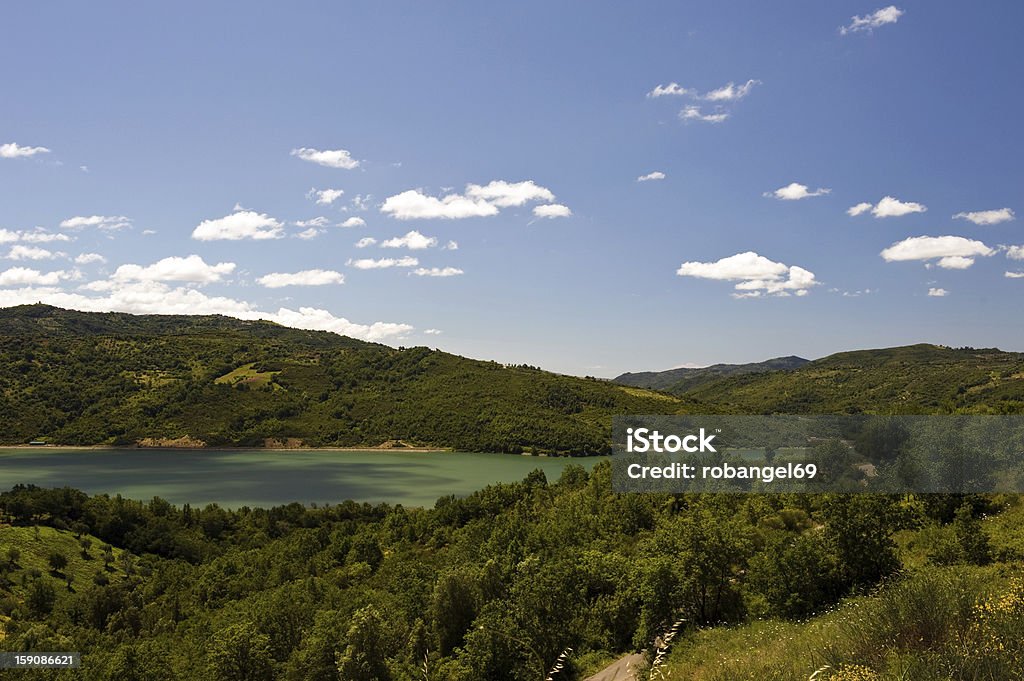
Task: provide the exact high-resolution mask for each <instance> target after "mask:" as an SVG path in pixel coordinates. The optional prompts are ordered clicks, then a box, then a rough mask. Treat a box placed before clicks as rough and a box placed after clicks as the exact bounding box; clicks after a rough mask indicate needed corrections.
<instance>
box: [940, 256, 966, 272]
mask: <svg viewBox="0 0 1024 681" xmlns="http://www.w3.org/2000/svg"><path fill="white" fill-rule="evenodd" d="M935 264H936V265H938V266H939V267H941V268H942V269H945V270H966V269H967V268H968V267H970V266H971V265H973V264H974V258H967V257H964V256H962V255H947V256H946V257H945V258H939V261H938V262H937V263H935Z"/></svg>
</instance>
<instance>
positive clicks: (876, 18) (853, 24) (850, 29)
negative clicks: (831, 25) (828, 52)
mask: <svg viewBox="0 0 1024 681" xmlns="http://www.w3.org/2000/svg"><path fill="white" fill-rule="evenodd" d="M903 15H904V11H903V10H901V9H898V8H897V7H896V5H889V6H888V7H883V8H882V9H876V10H875V11H874V12H872V13H871V14H865V15H864V16H862V17H859V16H856V15H855V16H853V17H851V21H850V24H849V25H847V26H842V27H840V29H839V32H840V33H841V34H843V35H846V34H847V33H857V32H858V31H867V32H869V33H870V32H871V31H872V30H873V29H876V28H878V27H879V26H885V25H886V24H895V23H896V22H897V21H899V19H900V17H901V16H903Z"/></svg>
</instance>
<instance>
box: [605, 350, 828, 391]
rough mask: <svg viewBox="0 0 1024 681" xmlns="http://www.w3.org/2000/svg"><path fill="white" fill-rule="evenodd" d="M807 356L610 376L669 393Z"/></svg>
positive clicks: (783, 367) (786, 365)
mask: <svg viewBox="0 0 1024 681" xmlns="http://www.w3.org/2000/svg"><path fill="white" fill-rule="evenodd" d="M809 361H810V360H807V359H804V358H803V357H797V356H796V355H789V356H788V357H774V358H772V359H767V360H765V361H763V362H751V363H748V364H712V365H711V366H706V367H680V368H677V369H667V370H665V371H640V372H636V373H625V374H622V375H621V376H616V377H615V378H613V379H612V381H613V382H615V383H620V384H622V385H630V386H633V387H635V388H647V389H648V390H661V391H664V392H670V393H684V392H686V391H688V390H692V389H693V388H696V387H698V386H700V385H704V384H705V383H710V382H712V381H716V380H718V379H720V378H725V377H727V376H736V375H740V374H756V373H763V372H765V371H791V370H793V369H799V368H800V367H802V366H803V365H805V364H807V363H808V362H809Z"/></svg>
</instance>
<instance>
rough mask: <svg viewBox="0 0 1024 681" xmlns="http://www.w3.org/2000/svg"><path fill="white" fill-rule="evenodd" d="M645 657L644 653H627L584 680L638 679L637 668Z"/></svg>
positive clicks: (613, 680) (620, 680)
mask: <svg viewBox="0 0 1024 681" xmlns="http://www.w3.org/2000/svg"><path fill="white" fill-rule="evenodd" d="M643 659H644V656H643V653H633V654H632V655H626V656H625V657H622V658H619V659H618V660H616V661H615V662H613V663H611V664H610V665H608V666H607V667H605V668H604V669H602V670H601V671H599V672H598V673H596V674H594V675H593V676H588V677H587V678H586V679H584V681H637V676H636V670H637V667H639V666H640V662H641V661H643Z"/></svg>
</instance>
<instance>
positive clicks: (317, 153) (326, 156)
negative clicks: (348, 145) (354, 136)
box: [292, 147, 359, 170]
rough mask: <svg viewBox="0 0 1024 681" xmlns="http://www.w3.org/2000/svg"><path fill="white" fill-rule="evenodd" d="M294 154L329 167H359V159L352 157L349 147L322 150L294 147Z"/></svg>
mask: <svg viewBox="0 0 1024 681" xmlns="http://www.w3.org/2000/svg"><path fill="white" fill-rule="evenodd" d="M292 156H297V157H299V158H301V159H302V160H303V161H309V162H310V163H316V164H317V165H321V166H326V167H328V168H340V169H342V170H352V169H353V168H358V167H359V161H357V160H356V159H354V158H352V155H351V154H350V153H349V152H348V150H347V149H323V150H320V149H309V148H307V147H302V148H301V149H292Z"/></svg>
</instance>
